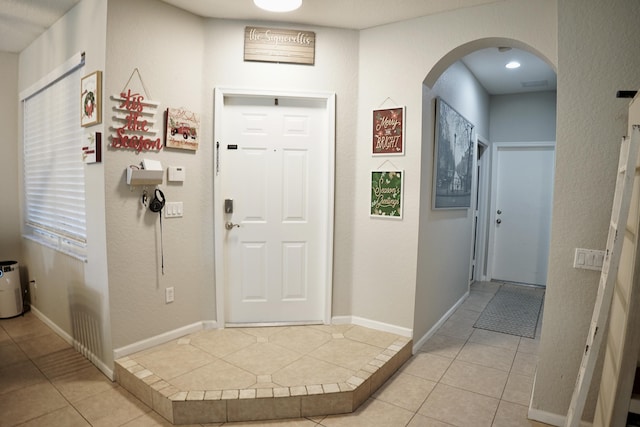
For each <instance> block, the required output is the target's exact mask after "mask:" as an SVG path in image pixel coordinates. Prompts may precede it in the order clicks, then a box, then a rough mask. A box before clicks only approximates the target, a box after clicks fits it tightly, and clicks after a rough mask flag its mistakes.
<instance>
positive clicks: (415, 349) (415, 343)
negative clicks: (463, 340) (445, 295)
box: [413, 291, 469, 354]
mask: <svg viewBox="0 0 640 427" xmlns="http://www.w3.org/2000/svg"><path fill="white" fill-rule="evenodd" d="M468 297H469V291H467V292H466V293H465V294H464V295H463V296H462V297H461V298H460V299H459V300H458V302H456V303H455V304H454V305H453V307H451V308H450V309H449V310H448V311H447V312H446V313H445V314H444V316H442V317H441V318H440V320H438V321H437V322H436V324H435V325H433V326H432V327H431V329H429V330H428V331H427V333H426V334H424V335H423V336H422V337H421V338H420V339H419V340H417V341H413V354H416V353H417V352H418V350H420V348H422V346H423V345H424V344H425V343H426V342H427V340H428V339H429V338H431V337H432V336H433V335H434V334H435V333H436V332H437V330H438V329H440V327H441V326H442V325H444V322H446V321H447V319H448V318H449V317H451V315H452V314H453V313H454V312H455V311H456V310H457V309H458V307H460V306H461V305H462V303H463V302H464V301H465V300H466V299H467V298H468Z"/></svg>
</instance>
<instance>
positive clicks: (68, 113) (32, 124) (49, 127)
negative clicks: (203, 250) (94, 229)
mask: <svg viewBox="0 0 640 427" xmlns="http://www.w3.org/2000/svg"><path fill="white" fill-rule="evenodd" d="M83 66H84V54H82V53H78V54H76V55H74V56H73V57H72V58H70V59H69V60H67V61H66V62H65V63H64V64H62V65H61V66H60V67H58V68H56V69H55V70H53V71H52V72H51V73H49V74H48V75H47V76H45V77H44V78H43V79H42V80H40V81H39V82H38V83H36V84H35V85H33V86H31V87H30V88H28V89H27V90H25V91H23V92H22V93H21V94H20V99H21V101H22V107H23V132H22V142H23V180H24V181H23V183H24V185H23V197H24V230H23V236H24V237H25V238H27V239H30V240H32V241H35V242H37V243H40V244H42V245H45V246H47V247H50V248H52V249H55V250H57V251H60V252H63V253H66V254H68V255H70V256H73V257H75V258H77V259H80V260H83V261H86V253H87V230H86V205H85V171H84V162H83V161H82V151H81V147H82V143H83V134H84V132H83V128H82V127H81V125H80V80H81V72H82V68H83Z"/></svg>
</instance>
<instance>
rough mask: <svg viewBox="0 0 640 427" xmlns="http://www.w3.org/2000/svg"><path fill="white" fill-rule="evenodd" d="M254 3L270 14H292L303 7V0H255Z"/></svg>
mask: <svg viewBox="0 0 640 427" xmlns="http://www.w3.org/2000/svg"><path fill="white" fill-rule="evenodd" d="M253 3H254V4H255V5H256V6H258V7H259V8H260V9H264V10H268V11H269V12H291V11H293V10H296V9H297V8H299V7H300V6H301V5H302V0H253Z"/></svg>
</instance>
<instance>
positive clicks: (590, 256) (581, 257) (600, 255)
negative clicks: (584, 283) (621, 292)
mask: <svg viewBox="0 0 640 427" xmlns="http://www.w3.org/2000/svg"><path fill="white" fill-rule="evenodd" d="M603 263H604V251H598V250H595V249H582V248H576V252H575V256H574V258H573V268H584V269H586V270H597V271H601V270H602V264H603Z"/></svg>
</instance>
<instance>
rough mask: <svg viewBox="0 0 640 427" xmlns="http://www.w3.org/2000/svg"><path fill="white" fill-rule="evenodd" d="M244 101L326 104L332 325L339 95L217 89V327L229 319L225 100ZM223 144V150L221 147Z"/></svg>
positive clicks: (327, 311)
mask: <svg viewBox="0 0 640 427" xmlns="http://www.w3.org/2000/svg"><path fill="white" fill-rule="evenodd" d="M230 97H231V98H233V97H242V98H247V97H249V98H260V97H269V98H274V97H275V98H296V99H312V100H321V101H325V102H326V107H325V111H326V114H327V122H326V131H327V132H326V136H327V140H326V143H327V146H328V153H327V154H328V156H327V157H328V162H327V163H328V164H327V170H326V175H327V180H328V182H327V184H328V186H327V194H326V195H325V196H326V219H327V224H326V226H327V230H328V233H327V236H326V241H325V242H324V244H325V248H326V254H325V258H326V265H325V268H324V277H323V278H322V279H324V280H321V281H320V283H323V284H324V286H325V287H326V288H325V292H324V301H322V302H321V303H322V304H323V306H324V309H323V312H324V319H323V320H324V323H325V324H329V323H331V312H332V311H331V302H332V292H333V235H334V194H335V145H336V137H335V135H336V131H335V129H336V124H335V121H336V120H335V116H336V114H335V112H336V95H335V93H332V92H289V91H279V90H261V89H238V88H229V87H216V88H214V101H213V102H214V123H213V141H214V142H213V144H214V146H213V150H214V153H213V162H214V163H213V167H214V173H213V191H214V194H213V209H214V211H213V224H214V232H213V235H214V245H215V254H214V268H215V283H214V286H215V295H216V323H217V327H218V328H223V327H224V326H225V323H226V317H225V301H226V299H225V298H226V285H227V284H226V277H227V271H226V265H225V259H226V256H225V245H224V240H225V239H224V236H225V233H224V232H223V230H224V215H223V212H224V195H223V194H222V183H221V180H220V179H218V175H219V173H220V171H221V170H222V169H223V168H224V164H220V158H219V153H220V148H219V146H222V145H224V144H223V143H222V142H221V141H220V139H221V138H222V128H223V125H224V123H223V117H224V100H225V98H230ZM218 144H219V146H218Z"/></svg>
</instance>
